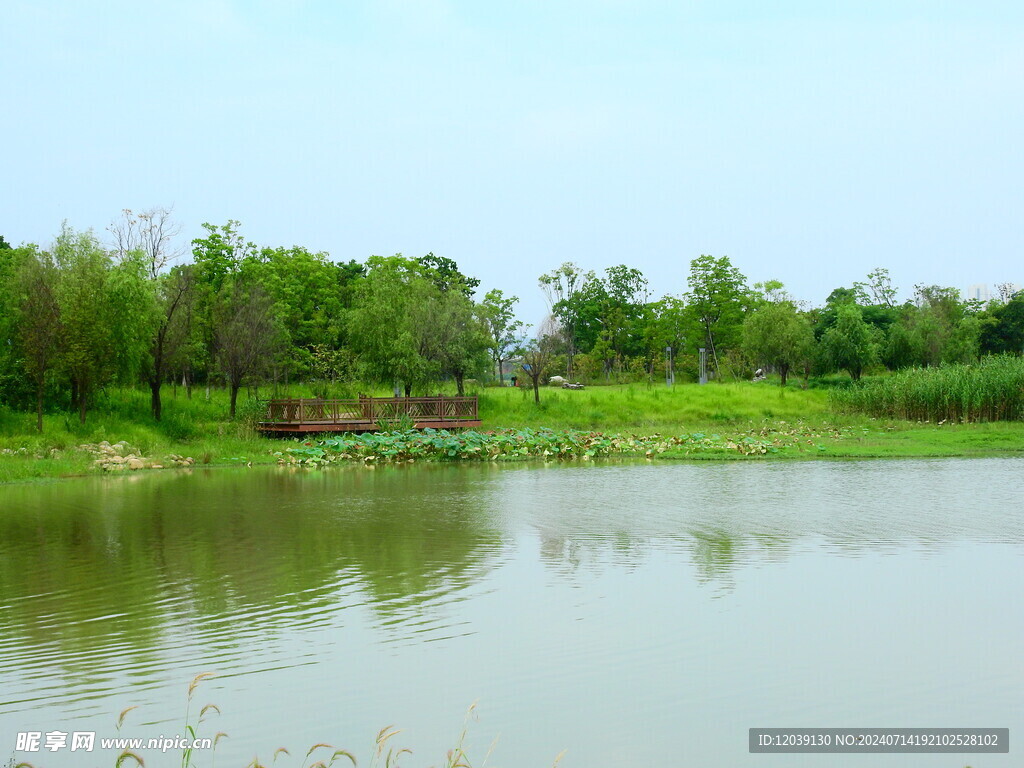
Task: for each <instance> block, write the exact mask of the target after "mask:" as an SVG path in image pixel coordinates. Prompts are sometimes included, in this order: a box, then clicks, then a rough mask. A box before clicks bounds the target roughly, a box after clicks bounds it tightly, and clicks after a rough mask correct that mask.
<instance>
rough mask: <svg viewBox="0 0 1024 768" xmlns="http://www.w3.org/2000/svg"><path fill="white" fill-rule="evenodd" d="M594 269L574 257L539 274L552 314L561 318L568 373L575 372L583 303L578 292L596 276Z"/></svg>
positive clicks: (560, 323) (560, 324) (569, 374)
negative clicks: (590, 270)
mask: <svg viewBox="0 0 1024 768" xmlns="http://www.w3.org/2000/svg"><path fill="white" fill-rule="evenodd" d="M594 277H595V276H594V273H593V272H589V271H584V270H583V269H581V268H580V267H579V265H577V264H574V263H573V262H571V261H567V262H565V263H563V264H562V266H560V267H559V268H558V269H555V270H552V271H551V272H548V273H547V274H543V275H541V276H540V277H539V278H538V283H539V285H540V288H541V290H542V291H543V292H544V295H545V297H546V298H547V300H548V305H549V306H550V307H551V314H552V315H553V316H554V317H555V318H556V319H557V320H558V324H559V326H560V327H559V331H560V334H561V337H562V341H563V342H564V344H565V353H566V374H567V375H568V376H569V378H572V376H573V358H574V357H575V355H576V351H577V349H578V344H577V338H576V334H577V331H578V329H579V326H580V321H581V318H580V306H579V302H578V301H577V300H576V299H577V294H578V293H579V292H580V291H582V290H583V289H584V288H585V287H586V285H587V284H588V283H589V282H590V281H592V280H593V279H594Z"/></svg>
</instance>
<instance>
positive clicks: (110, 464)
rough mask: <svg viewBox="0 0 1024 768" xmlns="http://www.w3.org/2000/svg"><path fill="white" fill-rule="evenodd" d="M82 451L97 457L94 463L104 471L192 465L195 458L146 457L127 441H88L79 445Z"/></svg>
mask: <svg viewBox="0 0 1024 768" xmlns="http://www.w3.org/2000/svg"><path fill="white" fill-rule="evenodd" d="M78 449H79V450H81V451H88V452H89V453H91V454H92V455H93V456H94V457H95V461H94V462H93V464H94V465H95V466H97V467H99V468H100V469H102V470H103V471H104V472H123V471H125V470H138V469H163V468H164V467H191V466H192V465H193V464H195V463H196V462H195V459H193V458H192V457H191V456H179V455H178V454H176V453H172V454H169V455H168V456H167V459H166V460H164V461H157V460H155V459H152V458H146V457H145V456H143V455H142V453H141V451H139V450H137V449H135V448H132V447H131V446H130V445H128V443H127V442H125V441H124V440H121V441H120V442H117V443H114V444H113V445H111V444H110V443H108V442H107V441H106V440H104V441H103V442H101V443H86V444H85V445H80V446H78Z"/></svg>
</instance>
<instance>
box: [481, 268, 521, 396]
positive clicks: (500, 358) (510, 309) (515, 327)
mask: <svg viewBox="0 0 1024 768" xmlns="http://www.w3.org/2000/svg"><path fill="white" fill-rule="evenodd" d="M518 302H519V299H518V298H517V297H515V296H508V297H506V296H505V294H504V293H503V292H502V291H501V290H500V289H498V288H495V289H494V290H491V291H488V292H487V293H486V294H485V295H484V300H483V302H482V305H481V308H482V315H483V319H484V322H485V323H486V325H487V333H488V336H489V341H488V350H489V351H490V354H491V360H492V361H493V363H494V370H495V375H496V376H497V377H498V380H499V381H501V372H502V367H503V366H504V364H505V362H506V361H508V360H509V359H510V358H511V357H512V356H513V355H514V354H515V351H516V350H517V349H518V348H519V347H520V346H521V345H522V343H523V335H522V330H523V323H522V322H521V321H520V320H517V319H516V317H515V305H516V304H517V303H518Z"/></svg>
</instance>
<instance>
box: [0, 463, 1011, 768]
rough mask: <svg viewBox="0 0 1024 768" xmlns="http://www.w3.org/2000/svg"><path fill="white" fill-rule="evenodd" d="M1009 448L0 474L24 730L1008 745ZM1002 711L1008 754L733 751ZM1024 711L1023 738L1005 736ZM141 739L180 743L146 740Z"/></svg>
mask: <svg viewBox="0 0 1024 768" xmlns="http://www.w3.org/2000/svg"><path fill="white" fill-rule="evenodd" d="M1022 592H1024V460H1020V459H984V460H928V461H864V462H824V461H818V462H756V463H755V462H736V463H707V464H631V463H623V464H596V465H573V466H556V465H548V466H540V465H515V466H481V465H457V466H423V465H415V466H401V467H381V468H376V469H367V468H363V467H341V468H330V469H328V470H325V471H319V472H296V471H293V470H287V469H279V468H261V469H256V468H253V469H237V470H236V469H230V470H212V471H194V472H191V473H187V472H182V473H175V472H160V473H148V474H139V475H134V476H130V477H97V478H89V479H78V480H70V481H62V482H54V483H48V484H35V485H15V486H6V487H0V765H5V764H6V761H7V760H8V758H11V757H13V758H15V762H18V761H20V760H25V761H27V762H30V763H32V764H34V765H36V766H40V768H41V767H43V766H93V765H96V766H113V764H114V760H115V758H116V752H103V751H102V750H100V749H98V748H97V749H94V751H93V752H91V753H84V752H82V751H78V752H75V753H71V752H70V751H69V750H68V749H67V748H64V749H61V750H57V751H53V752H49V751H46V750H45V749H44V750H42V751H39V752H34V753H30V752H24V751H16V746H17V744H16V739H17V734H18V733H20V732H31V731H39V732H43V733H45V732H50V731H62V732H73V731H82V732H90V731H91V732H95V733H96V734H97V738H100V737H112V736H116V735H118V734H117V733H116V731H115V721H116V719H117V716H118V713H119V712H121V710H123V709H124V708H126V707H129V706H136V707H137V709H134V710H132V711H131V712H130V713H129V714H128V715H127V716H126V721H125V724H124V726H123V727H122V728H121V731H120V735H121V736H125V737H150V736H158V735H164V736H174V735H179V734H183V733H184V720H185V716H186V689H187V687H188V684H189V681H190V680H191V679H192V678H193V677H194V676H195V675H197V674H199V673H203V672H213V673H215V674H216V677H214V678H212V679H209V680H205V681H203V682H202V683H201V684H200V685H199V687H198V689H197V692H196V694H195V697H194V701H193V704H192V710H191V711H192V720H193V721H194V720H195V713H196V710H197V709H198V708H199V707H201V706H203V705H205V704H207V703H213V704H216V705H217V706H218V707H219V709H220V714H216V713H213V712H211V713H210V715H209V717H208V719H207V720H206V721H205V722H204V723H203V724H202V725H201V726H200V727H199V735H201V736H202V735H209V736H212V735H213V734H215V733H216V732H218V731H223V732H226V733H227V734H228V738H226V739H223V740H222V741H221V742H220V743H219V745H218V747H217V749H216V753H215V755H211V754H210V753H208V752H198V753H196V754H195V756H194V760H195V763H196V765H198V766H201V767H205V766H212V765H217V766H228V767H235V766H237V768H242V766H244V765H246V764H248V763H249V762H250V761H251V760H252V758H253V757H254V755H258V756H259V757H260V758H261V760H262V761H263V762H264V763H266V764H268V765H269V764H270V761H271V759H272V758H273V753H274V750H275V749H277V748H278V747H281V746H284V747H287V748H288V749H289V751H290V752H291V755H292V758H286V757H282V758H280V759H279V760H278V761H277V763H276V765H279V766H280V765H285V766H291V765H295V766H298V765H300V764H301V763H302V758H301V756H302V755H303V754H304V753H305V751H306V749H307V748H308V747H309V746H311V745H313V744H316V743H318V742H328V743H330V744H333V745H336V746H339V747H343V748H345V749H348V750H351V751H353V752H354V753H355V754H356V756H357V757H358V758H359V761H360V765H361V766H366V765H369V764H370V754H371V747H372V744H373V739H374V736H375V735H376V734H377V732H378V730H379V729H380V728H381V727H383V726H386V725H389V724H395V725H396V726H397V727H399V728H401V729H403V732H402V733H401V734H400V735H398V736H396V737H395V740H394V744H395V745H396V746H404V747H409V748H411V749H412V750H413V755H412V757H411V758H409V757H403V759H402V761H401V763H400V764H401V765H402V766H407V768H414V767H415V766H428V765H443V764H444V755H445V752H446V750H447V749H448V748H449V747H451V746H453V745H454V744H455V742H456V740H457V739H458V736H459V733H460V731H461V730H462V727H463V721H464V714H465V712H466V709H467V708H468V707H469V706H470V705H471V704H473V703H474V702H476V711H475V712H476V716H475V720H473V721H472V722H471V723H470V724H469V735H468V737H467V745H468V748H469V751H470V757H471V760H473V764H474V765H478V764H479V762H481V761H482V757H483V754H484V753H485V752H486V751H487V749H488V747H489V746H490V745H491V743H492V742H493V741H494V739H495V737H498V738H497V742H496V744H495V746H494V748H493V753H492V755H491V757H490V759H489V761H488V765H494V766H504V767H505V768H526V767H527V766H550V765H551V764H552V762H553V761H554V759H555V757H556V756H557V755H558V754H559V753H560V752H561V751H562V750H567V752H566V755H565V757H564V758H563V759H562V762H561V763H560V766H561V767H562V768H601V767H602V766H612V767H614V766H654V765H680V766H682V765H687V766H759V767H761V766H764V767H770V768H776V767H780V768H781V766H858V767H859V766H867V765H871V766H954V767H955V768H962V767H963V766H964V765H971V766H974V768H981V767H982V766H1000V767H1001V766H1020V765H1024V757H1022V754H1024V753H1022V751H1021V744H1022V742H1021V740H1022V739H1024V651H1022V649H1024V607H1022V605H1021V595H1022ZM801 726H804V727H833V726H835V727H840V726H842V727H853V726H857V727H923V726H934V727H1004V728H1005V727H1009V728H1010V742H1011V751H1010V754H1008V755H872V756H870V757H867V756H860V755H751V754H748V753H747V729H748V728H751V727H801ZM1015 739H1016V741H1015ZM139 754H140V756H142V757H143V758H144V759H145V760H146V765H147V768H156V767H157V766H163V765H180V762H181V758H180V753H168V754H160V753H159V752H147V751H144V750H142V751H140V752H139Z"/></svg>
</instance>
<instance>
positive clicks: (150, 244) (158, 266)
mask: <svg viewBox="0 0 1024 768" xmlns="http://www.w3.org/2000/svg"><path fill="white" fill-rule="evenodd" d="M173 213H174V208H173V207H171V208H150V209H149V210H146V211H142V212H141V213H135V212H133V211H132V210H131V209H129V208H125V209H124V210H123V211H122V212H121V218H120V219H117V220H116V221H114V222H112V223H111V225H110V226H109V227H107V231H108V232H110V233H111V234H112V235H113V237H114V248H113V251H114V255H115V257H117V258H120V259H123V258H124V257H125V256H126V255H127V254H129V253H132V252H133V251H141V252H142V254H143V255H144V256H145V259H146V269H147V271H148V273H149V277H150V279H151V280H156V278H157V276H158V275H159V274H160V273H161V272H163V271H164V270H165V269H167V267H169V266H171V265H172V264H173V263H174V262H175V261H177V260H178V259H180V258H181V257H182V255H184V253H185V246H184V245H181V244H179V243H176V242H175V238H176V237H177V236H178V235H180V234H181V224H179V223H178V222H176V221H175V220H174V219H173V217H172V216H173Z"/></svg>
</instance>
